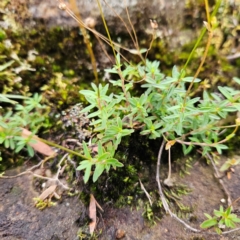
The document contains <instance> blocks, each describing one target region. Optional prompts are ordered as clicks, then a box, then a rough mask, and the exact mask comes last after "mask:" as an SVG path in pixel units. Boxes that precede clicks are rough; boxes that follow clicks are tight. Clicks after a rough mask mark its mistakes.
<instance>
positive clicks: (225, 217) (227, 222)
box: [200, 206, 240, 234]
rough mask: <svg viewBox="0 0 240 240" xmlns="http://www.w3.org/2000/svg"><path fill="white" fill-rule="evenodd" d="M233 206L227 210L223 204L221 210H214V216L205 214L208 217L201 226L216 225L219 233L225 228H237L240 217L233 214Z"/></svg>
mask: <svg viewBox="0 0 240 240" xmlns="http://www.w3.org/2000/svg"><path fill="white" fill-rule="evenodd" d="M231 211H232V207H228V208H227V209H226V210H225V211H224V209H223V207H222V206H220V209H219V211H217V210H214V216H213V217H212V216H210V215H209V214H207V213H204V215H205V216H206V217H207V218H208V220H205V221H204V222H203V223H202V224H201V225H200V227H201V228H210V227H214V228H215V230H216V232H217V233H218V234H221V233H222V229H224V228H226V227H227V228H236V225H235V223H240V218H238V217H237V215H236V214H232V213H231Z"/></svg>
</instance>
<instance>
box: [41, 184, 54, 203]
mask: <svg viewBox="0 0 240 240" xmlns="http://www.w3.org/2000/svg"><path fill="white" fill-rule="evenodd" d="M56 187H57V185H56V184H55V185H51V186H50V187H48V188H47V189H46V190H44V191H43V192H42V194H41V195H40V196H39V197H38V198H39V199H41V200H42V201H44V200H45V199H46V198H48V196H50V195H51V194H53V193H54V191H55V190H56Z"/></svg>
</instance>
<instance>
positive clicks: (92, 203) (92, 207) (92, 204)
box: [89, 194, 97, 235]
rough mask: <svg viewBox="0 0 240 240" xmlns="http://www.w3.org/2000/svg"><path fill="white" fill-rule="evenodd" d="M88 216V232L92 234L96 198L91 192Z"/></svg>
mask: <svg viewBox="0 0 240 240" xmlns="http://www.w3.org/2000/svg"><path fill="white" fill-rule="evenodd" d="M89 218H90V219H91V222H90V223H89V232H90V234H91V235H92V234H93V232H94V229H95V227H96V224H97V210H96V200H95V198H94V196H93V195H92V194H90V204H89Z"/></svg>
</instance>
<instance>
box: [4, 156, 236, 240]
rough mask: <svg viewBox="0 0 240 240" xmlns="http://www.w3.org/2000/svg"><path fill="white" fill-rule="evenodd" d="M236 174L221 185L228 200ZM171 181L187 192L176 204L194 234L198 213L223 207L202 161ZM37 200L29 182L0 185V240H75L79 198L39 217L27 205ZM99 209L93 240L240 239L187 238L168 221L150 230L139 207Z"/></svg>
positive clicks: (83, 213) (83, 209) (81, 208)
mask: <svg viewBox="0 0 240 240" xmlns="http://www.w3.org/2000/svg"><path fill="white" fill-rule="evenodd" d="M225 160H226V159H225ZM235 170H236V172H235V174H233V175H232V179H231V180H228V181H226V180H225V182H226V185H227V187H228V190H229V191H230V193H231V195H232V199H233V200H234V199H236V198H238V197H239V195H240V191H239V187H238V186H239V183H240V167H239V166H238V167H236V169H235ZM17 171H19V169H18V170H14V171H9V172H7V174H6V175H13V174H16V173H17ZM176 178H178V182H179V183H183V184H186V185H187V186H188V187H189V188H190V189H191V190H192V192H191V193H190V194H189V195H187V196H185V197H183V199H182V201H181V202H182V203H183V204H185V205H187V206H190V207H192V209H193V212H192V213H191V214H188V215H186V216H184V215H182V217H183V219H184V221H186V222H187V223H188V224H190V225H191V226H193V227H196V228H199V225H200V224H201V222H202V221H204V220H205V217H204V214H203V213H205V212H206V213H209V214H210V215H212V212H213V209H219V206H220V205H221V204H222V203H221V201H220V200H221V199H223V198H225V199H226V196H225V195H224V192H223V191H222V189H221V186H220V185H219V184H218V182H217V181H216V179H215V177H214V176H213V171H212V168H211V166H208V165H206V164H205V163H202V162H201V160H199V161H197V162H196V163H195V164H194V166H193V168H192V170H191V175H186V176H185V177H184V178H179V177H178V176H176ZM38 195H39V193H38V192H37V191H36V190H35V189H34V188H33V183H32V179H31V176H26V175H25V176H22V177H19V178H15V179H0V201H1V206H0V238H1V239H4V240H15V239H24V240H32V239H35V240H42V239H44V240H47V239H49V240H50V239H59V240H63V239H68V240H69V239H70V240H75V239H78V238H77V232H78V231H79V229H81V227H83V222H84V221H83V219H84V218H85V219H86V218H87V206H85V205H84V204H83V203H82V202H81V201H80V200H79V197H78V196H75V197H66V196H65V197H64V196H63V197H62V200H60V201H58V204H57V205H56V206H54V207H50V208H47V209H45V210H43V211H40V210H38V209H36V208H35V207H34V204H33V200H32V199H33V198H34V197H36V196H38ZM100 204H101V205H102V207H103V208H104V213H101V214H99V221H98V227H97V231H96V232H97V233H98V236H97V237H96V238H95V239H100V240H113V239H116V231H117V230H119V231H124V232H126V235H125V237H124V238H123V239H126V240H130V239H131V240H138V239H139V240H145V239H146V240H155V239H160V240H168V239H169V240H172V239H176V240H177V239H179V240H180V239H206V240H209V239H210V240H211V239H213V240H215V239H216V240H218V239H221V240H228V239H229V240H230V239H239V237H238V236H239V232H235V233H231V234H229V235H224V236H218V235H212V234H209V233H207V232H203V233H200V234H196V233H192V232H190V231H189V230H187V229H185V227H184V226H183V225H182V224H180V223H179V222H177V221H176V220H174V219H172V218H171V217H170V216H168V215H165V216H164V217H163V218H162V219H160V220H159V221H158V220H156V224H150V223H149V222H148V221H146V220H145V219H144V218H143V216H142V213H143V211H144V210H143V207H141V206H140V207H139V208H138V209H137V208H136V207H134V206H132V207H131V208H130V207H124V208H115V207H114V206H113V205H112V204H110V203H100ZM239 206H240V204H239V203H237V204H236V205H235V208H234V209H235V210H237V209H238V207H239ZM224 207H225V206H224ZM79 219H80V221H79ZM85 223H86V222H85ZM209 232H210V231H209ZM211 232H213V231H211ZM100 233H101V234H100ZM84 239H88V238H84Z"/></svg>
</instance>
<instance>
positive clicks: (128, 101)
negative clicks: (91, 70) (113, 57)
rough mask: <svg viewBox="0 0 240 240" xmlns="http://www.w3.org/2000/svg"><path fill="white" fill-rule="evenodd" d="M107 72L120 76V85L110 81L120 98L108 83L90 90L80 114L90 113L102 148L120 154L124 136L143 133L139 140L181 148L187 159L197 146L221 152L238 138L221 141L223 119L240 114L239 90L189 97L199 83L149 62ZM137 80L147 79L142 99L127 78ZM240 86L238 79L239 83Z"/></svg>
mask: <svg viewBox="0 0 240 240" xmlns="http://www.w3.org/2000/svg"><path fill="white" fill-rule="evenodd" d="M117 63H118V64H117V65H116V66H114V67H113V68H112V69H107V70H106V71H107V72H109V73H112V74H118V75H119V77H120V79H119V80H111V81H110V83H111V84H112V85H113V87H116V88H119V87H120V88H122V90H123V91H121V92H120V93H113V92H111V93H110V94H109V93H108V92H109V84H106V85H105V86H103V85H101V84H100V85H99V86H96V85H95V84H93V83H92V90H82V91H80V93H81V94H83V95H84V97H85V98H86V100H87V101H88V102H89V106H87V107H86V108H84V109H83V110H82V112H90V114H89V115H88V117H89V118H90V119H92V121H91V125H92V126H94V131H95V132H97V137H96V138H95V141H99V140H100V141H101V144H106V143H108V142H111V143H112V145H113V147H114V149H115V150H116V149H117V147H118V145H119V144H120V142H121V140H122V138H123V137H126V136H129V135H131V134H132V133H133V132H134V131H135V130H136V129H140V134H141V135H148V136H149V138H150V139H156V138H159V137H163V138H165V140H166V141H167V142H170V141H171V142H174V143H175V142H179V143H181V144H182V147H183V152H184V154H188V153H189V152H190V151H191V150H192V149H193V147H194V146H196V145H199V146H201V147H202V148H203V154H206V153H207V152H209V151H210V150H211V149H212V148H216V149H217V151H218V152H219V153H221V152H222V150H223V149H227V146H226V145H225V144H223V143H224V142H225V141H227V140H228V139H230V138H231V137H233V136H234V132H233V133H232V134H230V135H229V136H227V137H226V138H225V139H224V140H223V141H222V139H220V138H219V134H220V132H221V130H222V128H223V127H222V126H221V125H220V124H219V122H220V120H221V119H225V118H226V117H227V115H228V114H229V113H231V112H237V111H239V110H240V101H239V100H240V91H238V90H235V89H233V88H230V87H222V86H219V87H218V90H219V92H218V93H211V92H210V93H209V92H207V91H204V92H203V95H202V97H199V96H198V97H191V96H190V95H189V94H188V92H187V87H186V84H188V83H191V82H194V83H195V84H197V83H198V82H200V81H201V80H200V79H198V78H194V77H187V76H185V72H184V71H183V70H182V71H178V69H177V67H176V66H174V67H173V69H172V74H171V76H165V75H164V74H163V73H162V72H161V71H160V69H159V66H160V62H158V61H153V62H151V61H149V60H147V61H146V63H145V64H142V63H139V64H138V65H136V66H133V65H128V64H125V65H124V66H122V65H121V64H120V59H118V61H117ZM133 76H134V78H136V77H138V78H139V79H142V80H144V82H143V83H142V84H141V87H142V88H143V89H144V92H143V93H142V94H141V95H140V96H135V95H133V94H132V89H133V82H131V81H130V82H128V83H125V79H131V78H132V77H133ZM234 80H235V82H237V83H238V84H239V83H240V80H239V79H237V78H235V79H234Z"/></svg>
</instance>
